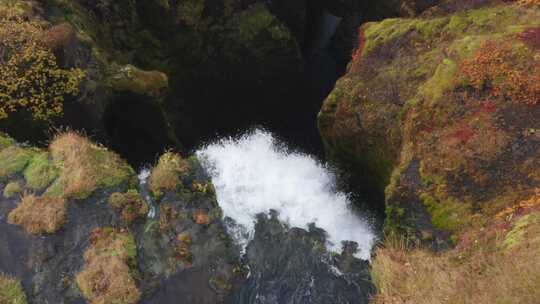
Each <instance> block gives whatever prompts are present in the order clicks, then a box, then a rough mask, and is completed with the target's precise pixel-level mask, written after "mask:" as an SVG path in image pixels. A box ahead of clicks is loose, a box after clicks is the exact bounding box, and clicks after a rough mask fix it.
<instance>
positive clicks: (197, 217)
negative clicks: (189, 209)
mask: <svg viewBox="0 0 540 304" xmlns="http://www.w3.org/2000/svg"><path fill="white" fill-rule="evenodd" d="M193 220H194V221H195V223H197V224H199V225H209V224H210V217H209V216H208V213H207V212H206V211H204V210H202V209H198V210H197V211H195V214H194V215H193Z"/></svg>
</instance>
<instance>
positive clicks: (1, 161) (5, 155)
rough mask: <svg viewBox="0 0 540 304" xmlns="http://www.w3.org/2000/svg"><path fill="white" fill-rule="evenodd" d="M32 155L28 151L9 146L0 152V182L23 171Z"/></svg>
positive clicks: (31, 152)
mask: <svg viewBox="0 0 540 304" xmlns="http://www.w3.org/2000/svg"><path fill="white" fill-rule="evenodd" d="M33 154H34V152H33V151H31V150H30V149H24V148H21V147H18V146H10V147H7V148H5V149H3V150H2V151H0V180H1V179H6V178H7V177H9V176H11V175H13V174H16V173H19V172H21V171H22V170H24V168H25V167H26V166H27V165H28V162H29V161H30V159H31V158H32V156H33Z"/></svg>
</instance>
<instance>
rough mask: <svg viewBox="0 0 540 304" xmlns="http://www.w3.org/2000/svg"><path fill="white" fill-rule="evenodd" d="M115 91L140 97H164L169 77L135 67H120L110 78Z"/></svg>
mask: <svg viewBox="0 0 540 304" xmlns="http://www.w3.org/2000/svg"><path fill="white" fill-rule="evenodd" d="M109 82H110V84H111V86H112V88H113V90H115V91H119V92H124V91H127V92H131V93H134V94H138V95H150V96H154V97H159V96H162V95H163V93H164V92H165V90H167V88H168V86H169V79H168V77H167V75H165V74H164V73H161V72H158V71H143V70H141V69H138V68H137V67H135V66H133V65H130V64H128V65H125V66H118V67H117V68H116V69H115V70H114V71H113V72H112V75H111V76H110V78H109Z"/></svg>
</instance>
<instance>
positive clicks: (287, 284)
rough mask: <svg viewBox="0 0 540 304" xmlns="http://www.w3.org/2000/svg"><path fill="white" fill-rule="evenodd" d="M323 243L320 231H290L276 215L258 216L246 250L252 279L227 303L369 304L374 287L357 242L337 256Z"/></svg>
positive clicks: (349, 244) (324, 237)
mask: <svg viewBox="0 0 540 304" xmlns="http://www.w3.org/2000/svg"><path fill="white" fill-rule="evenodd" d="M325 242H326V236H325V232H324V231H323V230H321V229H318V228H316V227H313V226H312V227H310V228H309V230H308V231H306V230H304V229H299V228H289V227H287V226H286V225H284V224H283V223H281V222H280V221H279V220H278V219H277V214H276V213H275V212H274V213H272V214H271V215H270V216H267V215H260V216H259V218H258V221H257V224H256V232H255V237H254V239H253V241H252V242H251V243H250V244H249V245H248V248H247V256H246V260H247V261H246V262H247V264H248V265H249V269H250V275H249V277H248V279H247V282H246V283H245V284H244V285H243V286H242V287H241V288H240V289H239V290H238V291H237V292H236V293H235V295H234V296H233V298H232V299H231V300H230V302H229V303H234V304H266V303H268V304H270V303H272V304H276V303H287V304H301V303H306V304H308V303H310V304H317V303H321V304H323V303H324V304H330V303H335V304H345V303H368V296H369V294H370V292H371V291H372V290H373V286H372V284H371V283H370V276H369V272H368V262H367V261H363V260H360V259H357V258H355V257H354V256H353V254H354V253H355V252H356V246H357V244H355V243H345V244H344V251H343V253H342V254H334V253H329V252H327V251H326V248H325Z"/></svg>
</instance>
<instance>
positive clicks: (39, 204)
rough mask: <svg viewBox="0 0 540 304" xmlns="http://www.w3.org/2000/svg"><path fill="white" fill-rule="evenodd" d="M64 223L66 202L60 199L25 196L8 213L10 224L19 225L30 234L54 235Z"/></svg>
mask: <svg viewBox="0 0 540 304" xmlns="http://www.w3.org/2000/svg"><path fill="white" fill-rule="evenodd" d="M65 221H66V201H65V200H64V199H61V198H51V197H36V196H34V195H31V194H25V195H24V196H23V198H22V201H21V203H20V204H19V205H18V206H17V208H15V209H14V210H13V211H11V212H10V213H9V216H8V222H9V223H10V224H15V225H21V226H22V227H23V228H24V229H25V230H26V232H28V233H31V234H43V233H55V232H56V231H58V230H59V229H60V228H61V227H62V225H64V222H65Z"/></svg>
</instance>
